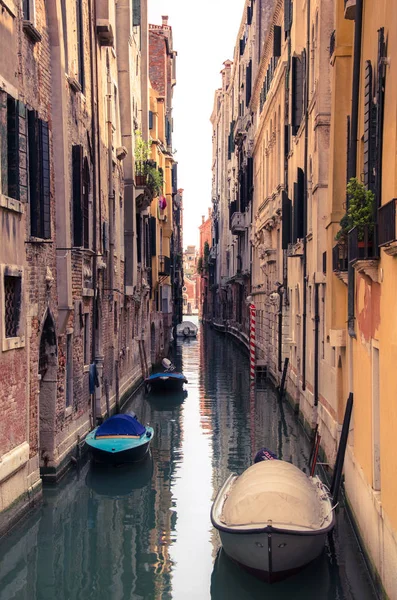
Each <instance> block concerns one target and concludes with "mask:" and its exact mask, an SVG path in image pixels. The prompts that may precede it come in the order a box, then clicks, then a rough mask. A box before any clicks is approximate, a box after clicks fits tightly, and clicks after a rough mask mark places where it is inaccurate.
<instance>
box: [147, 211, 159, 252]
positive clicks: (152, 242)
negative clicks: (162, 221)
mask: <svg viewBox="0 0 397 600" xmlns="http://www.w3.org/2000/svg"><path fill="white" fill-rule="evenodd" d="M149 230H150V231H149V235H150V254H151V256H156V254H157V244H156V242H157V240H156V236H157V223H156V217H150V219H149Z"/></svg>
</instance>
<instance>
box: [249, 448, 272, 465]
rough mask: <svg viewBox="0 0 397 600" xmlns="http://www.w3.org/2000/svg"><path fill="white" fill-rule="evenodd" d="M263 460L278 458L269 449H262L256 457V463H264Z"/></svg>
mask: <svg viewBox="0 0 397 600" xmlns="http://www.w3.org/2000/svg"><path fill="white" fill-rule="evenodd" d="M263 460H277V456H276V455H275V454H274V452H272V451H271V450H269V449H268V448H261V449H260V450H258V452H257V453H256V455H255V458H254V463H258V462H262V461H263Z"/></svg>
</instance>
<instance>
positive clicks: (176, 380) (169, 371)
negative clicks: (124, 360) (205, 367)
mask: <svg viewBox="0 0 397 600" xmlns="http://www.w3.org/2000/svg"><path fill="white" fill-rule="evenodd" d="M162 365H163V367H164V371H163V372H160V373H152V374H151V375H149V377H147V378H146V379H145V387H146V391H147V392H152V393H157V392H160V393H167V392H168V393H169V392H177V391H181V390H183V385H184V384H185V383H188V380H187V379H186V377H185V375H184V374H183V373H178V372H177V371H175V366H174V365H173V364H172V363H171V361H170V360H168V358H164V359H163V361H162Z"/></svg>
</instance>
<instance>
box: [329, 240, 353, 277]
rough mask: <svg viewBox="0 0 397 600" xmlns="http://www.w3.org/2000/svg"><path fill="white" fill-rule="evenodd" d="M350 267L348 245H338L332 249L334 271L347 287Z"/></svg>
mask: <svg viewBox="0 0 397 600" xmlns="http://www.w3.org/2000/svg"><path fill="white" fill-rule="evenodd" d="M348 266H349V261H348V257H347V244H341V243H339V244H336V246H334V247H333V249H332V270H333V272H334V273H335V275H336V276H337V278H338V279H340V280H341V281H343V283H345V284H346V285H347V271H348Z"/></svg>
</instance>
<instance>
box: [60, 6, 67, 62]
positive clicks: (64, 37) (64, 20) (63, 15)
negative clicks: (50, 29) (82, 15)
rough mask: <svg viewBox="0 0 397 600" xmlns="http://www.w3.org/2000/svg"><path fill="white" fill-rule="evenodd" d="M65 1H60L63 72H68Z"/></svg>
mask: <svg viewBox="0 0 397 600" xmlns="http://www.w3.org/2000/svg"><path fill="white" fill-rule="evenodd" d="M66 1H67V0H61V10H62V33H63V47H64V50H65V71H66V72H68V67H69V56H68V17H67V8H66Z"/></svg>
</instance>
